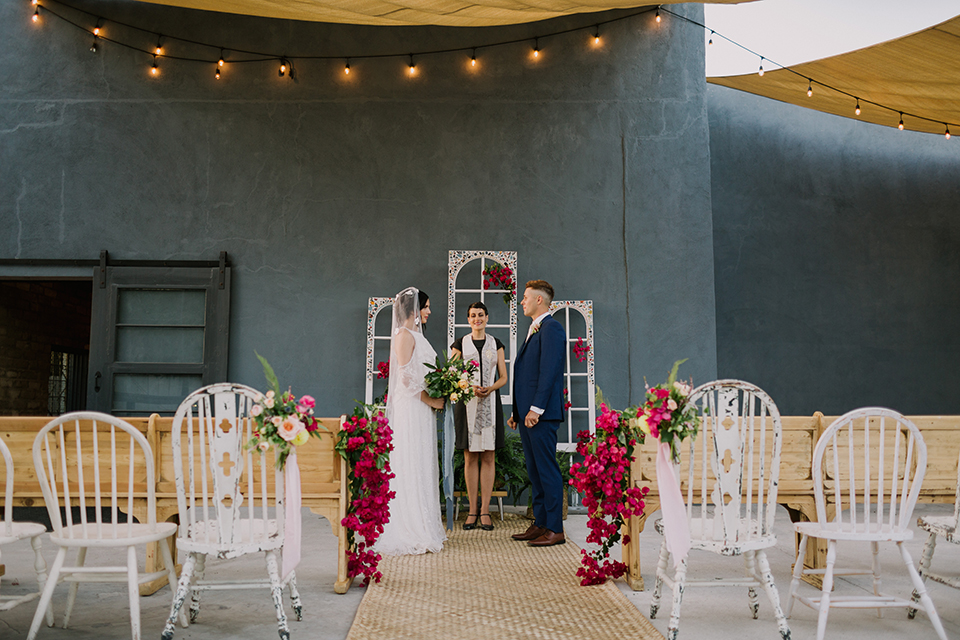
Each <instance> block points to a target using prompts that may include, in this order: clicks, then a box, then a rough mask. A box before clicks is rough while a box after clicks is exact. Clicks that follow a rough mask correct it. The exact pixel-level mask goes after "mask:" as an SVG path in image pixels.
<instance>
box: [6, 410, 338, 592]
mask: <svg viewBox="0 0 960 640" xmlns="http://www.w3.org/2000/svg"><path fill="white" fill-rule="evenodd" d="M124 420H126V421H127V422H129V423H130V424H132V425H133V426H134V427H136V428H137V429H139V430H140V432H141V433H143V434H144V435H145V436H146V438H147V441H148V442H149V443H150V447H151V449H152V451H153V455H154V458H155V459H154V464H155V469H156V498H157V521H158V522H165V521H176V519H177V487H176V484H175V481H174V475H173V446H172V445H171V436H172V434H171V431H172V426H173V418H172V417H168V418H162V417H160V416H158V415H157V414H154V415H152V416H150V417H149V418H124ZM49 421H50V418H48V417H32V416H30V417H21V416H0V437H2V438H3V439H4V442H6V444H7V446H8V447H9V448H10V452H11V454H12V455H13V464H14V468H15V470H16V477H15V479H14V494H13V504H14V506H17V507H42V506H44V501H43V493H42V492H41V491H40V484H39V482H38V481H37V476H36V472H35V471H34V467H33V440H34V438H35V437H36V435H37V432H38V431H40V429H41V428H42V427H43V426H44V425H46V424H47V423H48V422H49ZM320 421H321V423H322V424H323V426H324V427H325V428H326V429H327V430H328V431H325V432H322V436H321V437H320V438H311V439H310V440H309V442H308V443H307V444H305V445H302V446H300V447H298V448H297V460H298V465H299V467H300V484H301V489H302V493H303V506H305V507H309V508H310V510H311V511H313V512H314V513H316V514H319V515H321V516H323V517H324V518H326V519H327V520H328V521H329V522H330V527H331V529H332V530H333V535H335V536H337V540H338V545H337V579H336V582H335V583H334V591H335V592H336V593H346V591H347V589H348V588H349V587H350V583H351V579H349V578H347V557H346V551H347V536H346V531H345V530H344V528H343V527H341V526H340V521H341V520H342V519H343V517H344V516H345V515H346V509H347V504H348V500H349V497H348V492H347V466H346V461H345V460H343V458H341V457H340V455H339V454H338V453H337V452H336V451H335V450H334V448H333V445H334V442H335V441H336V436H337V432H339V431H340V421H341V418H321V419H320ZM4 483H5V480H4V479H3V478H0V505H2V504H3V493H4V488H5V487H4ZM74 495H76V494H75V493H74ZM133 504H134V506H133V513H132V514H128V515H132V516H133V517H135V518H137V519H138V520H141V521H142V520H144V519H145V517H146V508H147V504H146V493H137V492H135V493H134V501H133ZM61 506H62V505H61ZM157 544H159V543H152V544H151V545H149V546H148V548H147V560H146V571H147V572H151V571H158V570H159V568H160V565H161V561H160V556H159V553H158V550H159V548H158V547H157V546H156V545H157ZM173 552H174V559H176V549H175V548H174V549H173ZM178 571H179V567H178ZM164 584H166V582H165V579H164V580H158V581H156V582H153V583H148V584H144V585H141V586H140V592H141V595H149V594H151V593H154V592H155V591H156V590H157V589H159V588H160V587H162V586H163V585H164Z"/></svg>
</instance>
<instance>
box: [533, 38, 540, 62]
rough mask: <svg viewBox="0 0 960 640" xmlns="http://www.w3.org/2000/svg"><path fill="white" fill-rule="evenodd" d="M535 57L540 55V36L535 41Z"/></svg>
mask: <svg viewBox="0 0 960 640" xmlns="http://www.w3.org/2000/svg"><path fill="white" fill-rule="evenodd" d="M533 57H534V58H539V57H540V38H537V39H535V40H534V41H533Z"/></svg>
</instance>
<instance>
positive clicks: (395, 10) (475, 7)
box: [150, 0, 753, 27]
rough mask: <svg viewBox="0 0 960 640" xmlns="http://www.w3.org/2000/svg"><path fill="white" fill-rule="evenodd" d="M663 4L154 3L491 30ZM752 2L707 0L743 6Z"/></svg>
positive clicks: (485, 0)
mask: <svg viewBox="0 0 960 640" xmlns="http://www.w3.org/2000/svg"><path fill="white" fill-rule="evenodd" d="M682 1H683V0H664V1H663V2H659V3H650V2H630V0H620V1H619V2H618V1H617V0H525V1H524V0H477V1H475V2H462V1H460V0H150V2H152V3H154V4H165V5H169V6H173V7H185V8H188V9H203V10H205V11H221V12H224V13H239V14H242V15H250V16H260V17H264V18H284V19H288V20H309V21H313V22H340V23H346V24H368V25H381V26H387V25H393V26H399V25H428V24H432V25H443V26H448V27H491V26H497V25H505V24H519V23H522V22H535V21H537V20H547V19H549V18H558V17H560V16H567V15H571V14H575V13H591V12H595V11H606V10H608V9H629V8H633V7H642V6H645V5H650V4H679V3H680V2H682ZM752 1H753V0H708V3H709V4H739V3H741V2H752Z"/></svg>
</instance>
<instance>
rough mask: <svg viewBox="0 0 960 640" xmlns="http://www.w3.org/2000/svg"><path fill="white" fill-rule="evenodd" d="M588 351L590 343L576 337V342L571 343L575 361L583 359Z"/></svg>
mask: <svg viewBox="0 0 960 640" xmlns="http://www.w3.org/2000/svg"><path fill="white" fill-rule="evenodd" d="M588 353H590V344H589V343H587V342H584V341H583V338H581V337H578V338H577V342H576V344H574V345H573V355H575V356H576V357H577V362H583V361H585V360H586V359H587V354H588Z"/></svg>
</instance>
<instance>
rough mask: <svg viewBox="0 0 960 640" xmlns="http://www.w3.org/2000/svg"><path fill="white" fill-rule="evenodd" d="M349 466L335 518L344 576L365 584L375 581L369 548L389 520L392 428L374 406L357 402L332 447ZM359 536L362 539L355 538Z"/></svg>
mask: <svg viewBox="0 0 960 640" xmlns="http://www.w3.org/2000/svg"><path fill="white" fill-rule="evenodd" d="M335 447H336V449H337V451H338V452H339V453H340V455H341V456H342V457H343V458H344V459H345V460H346V461H347V465H348V466H349V472H348V473H349V478H348V481H349V487H350V495H351V496H352V499H351V501H350V505H349V506H348V507H347V515H346V516H345V517H344V518H343V520H341V521H340V524H341V526H343V527H345V528H346V530H347V575H348V576H349V577H351V578H352V577H355V576H359V575H362V576H364V579H363V585H364V586H366V585H368V584H369V583H370V580H371V579H373V581H374V582H380V579H381V578H382V577H383V574H381V573H380V571H379V570H378V568H377V567H378V565H379V563H380V554H379V553H376V552H374V551H373V545H374V543H376V541H377V539H378V538H379V537H380V534H382V533H383V527H384V525H385V524H386V523H387V522H389V520H390V500H392V499H393V498H394V496H395V495H396V493H395V492H393V491H390V480H391V479H392V478H393V477H394V474H393V473H392V472H391V471H390V452H391V451H393V430H392V429H391V428H390V425H389V424H388V423H387V418H386V415H385V414H384V412H383V409H382V408H380V407H375V406H370V405H361V406H360V407H357V409H355V410H354V412H353V415H351V416H350V418H348V419H347V421H346V422H345V423H344V425H343V427H342V428H341V430H340V433H339V435H338V436H337V443H336V445H335ZM358 537H359V538H362V540H358Z"/></svg>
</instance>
